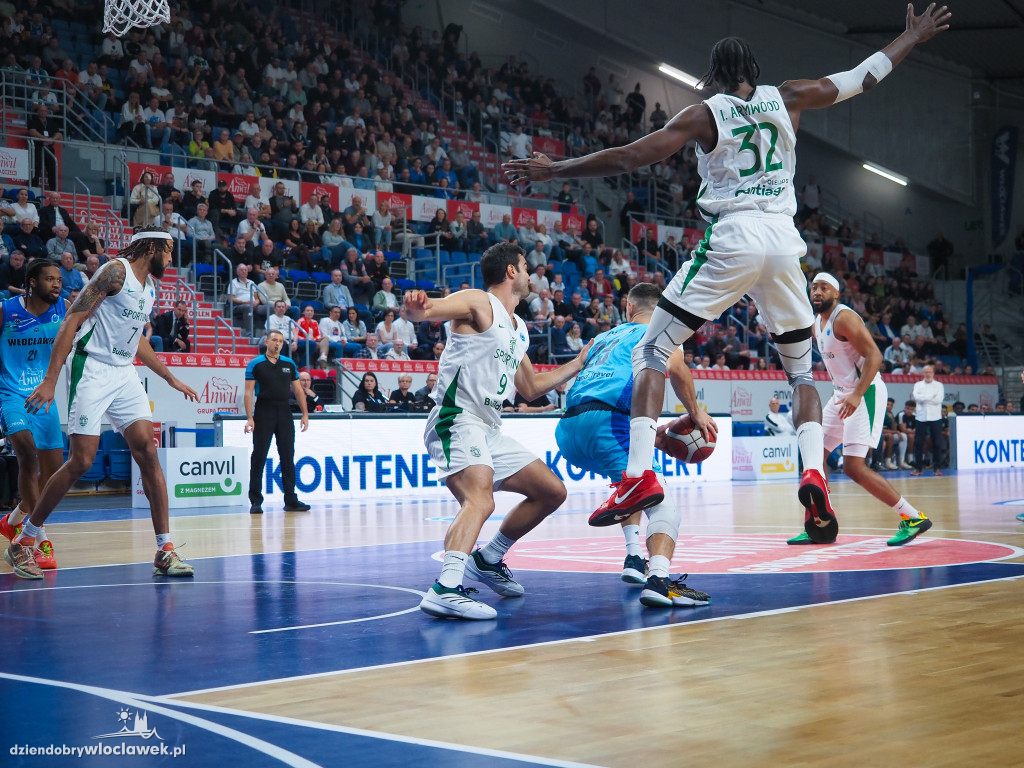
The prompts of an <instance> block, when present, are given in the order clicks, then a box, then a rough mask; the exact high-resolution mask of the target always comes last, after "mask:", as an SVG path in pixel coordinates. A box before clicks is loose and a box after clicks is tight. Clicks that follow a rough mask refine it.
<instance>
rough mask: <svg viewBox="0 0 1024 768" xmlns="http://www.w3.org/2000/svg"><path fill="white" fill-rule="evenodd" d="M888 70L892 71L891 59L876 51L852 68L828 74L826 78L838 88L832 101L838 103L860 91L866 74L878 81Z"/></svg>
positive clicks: (880, 80)
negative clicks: (837, 93) (837, 92)
mask: <svg viewBox="0 0 1024 768" xmlns="http://www.w3.org/2000/svg"><path fill="white" fill-rule="evenodd" d="M890 72H892V61H891V60H890V59H889V57H888V56H886V55H885V54H884V53H882V52H881V51H876V52H875V53H873V54H871V55H870V56H868V58H866V59H864V61H862V62H861V63H860V64H858V65H857V66H856V67H854V68H853V69H850V70H847V71H846V72H839V73H837V74H835V75H829V76H828V79H829V80H831V81H832V83H833V84H834V85H835V87H836V88H838V89H839V95H838V96H837V97H836V100H835V101H834V102H833V103H834V104H838V103H839V102H840V101H846V99H848V98H850V97H851V96H856V95H857V94H858V93H862V92H863V91H864V78H865V77H866V76H867V75H872V76H873V77H874V78H875V82H876V83H880V82H882V80H883V79H884V78H885V76H886V75H888V74H889V73H890Z"/></svg>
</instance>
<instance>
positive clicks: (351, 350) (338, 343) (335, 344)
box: [320, 306, 360, 360]
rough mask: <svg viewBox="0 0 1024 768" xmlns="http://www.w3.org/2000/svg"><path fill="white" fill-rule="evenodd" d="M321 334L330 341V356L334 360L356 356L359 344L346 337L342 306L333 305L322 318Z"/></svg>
mask: <svg viewBox="0 0 1024 768" xmlns="http://www.w3.org/2000/svg"><path fill="white" fill-rule="evenodd" d="M320 335H321V336H323V338H325V339H327V341H328V342H329V343H330V351H329V353H328V356H329V357H330V358H331V359H332V360H337V359H338V358H340V357H343V356H344V357H355V355H356V354H358V352H359V347H360V345H359V344H356V343H355V342H351V341H349V340H348V339H346V338H345V326H344V324H343V323H342V322H341V307H339V306H333V307H331V309H330V312H328V314H327V317H325V318H323V319H321V320H320Z"/></svg>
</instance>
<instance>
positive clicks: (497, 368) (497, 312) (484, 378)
mask: <svg viewBox="0 0 1024 768" xmlns="http://www.w3.org/2000/svg"><path fill="white" fill-rule="evenodd" d="M487 298H488V299H490V302H491V312H492V314H493V316H494V318H493V320H492V321H491V327H490V328H488V329H487V330H486V331H483V332H481V333H471V334H461V333H455V332H452V333H451V334H450V335H449V337H448V345H447V346H446V347H445V350H444V352H443V353H441V361H440V362H439V363H438V365H437V384H436V385H435V386H434V391H433V392H431V393H430V397H431V399H432V400H433V401H434V402H435V403H437V406H436V408H435V410H436V409H438V408H439V409H440V410H441V412H442V417H444V416H448V417H449V418H452V419H454V417H455V416H457V415H458V414H461V413H465V414H467V415H472V416H475V417H476V418H478V419H480V420H481V421H483V422H485V423H486V424H490V425H492V426H499V425H500V424H501V404H502V403H503V402H504V401H505V400H509V401H512V400H513V399H514V398H515V393H516V386H515V377H516V372H517V371H518V370H519V365H520V363H521V362H522V360H523V358H524V357H526V349H527V347H528V346H529V344H530V337H529V334H527V332H526V323H524V322H523V321H522V319H520V318H519V317H518V316H517V315H515V314H513V315H512V316H511V317H510V316H509V314H508V311H507V310H506V309H505V307H504V306H503V305H502V303H501V302H500V301H498V299H497V297H495V296H494V294H491V293H488V294H487Z"/></svg>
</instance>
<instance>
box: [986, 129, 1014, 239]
mask: <svg viewBox="0 0 1024 768" xmlns="http://www.w3.org/2000/svg"><path fill="white" fill-rule="evenodd" d="M1017 133H1018V131H1017V127H1016V126H1013V125H1007V126H1005V127H1003V128H1000V129H999V131H998V132H997V133H996V135H995V137H994V138H993V139H992V173H991V177H992V190H991V197H992V247H993V248H998V247H999V246H1000V245H1002V243H1003V240H1005V239H1006V235H1007V234H1008V233H1009V231H1010V227H1011V226H1012V224H1013V181H1014V176H1015V175H1016V173H1017Z"/></svg>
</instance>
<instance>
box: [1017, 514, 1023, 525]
mask: <svg viewBox="0 0 1024 768" xmlns="http://www.w3.org/2000/svg"><path fill="white" fill-rule="evenodd" d="M1017 519H1018V520H1020V521H1021V522H1022V523H1024V512H1021V513H1020V514H1019V515H1017Z"/></svg>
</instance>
